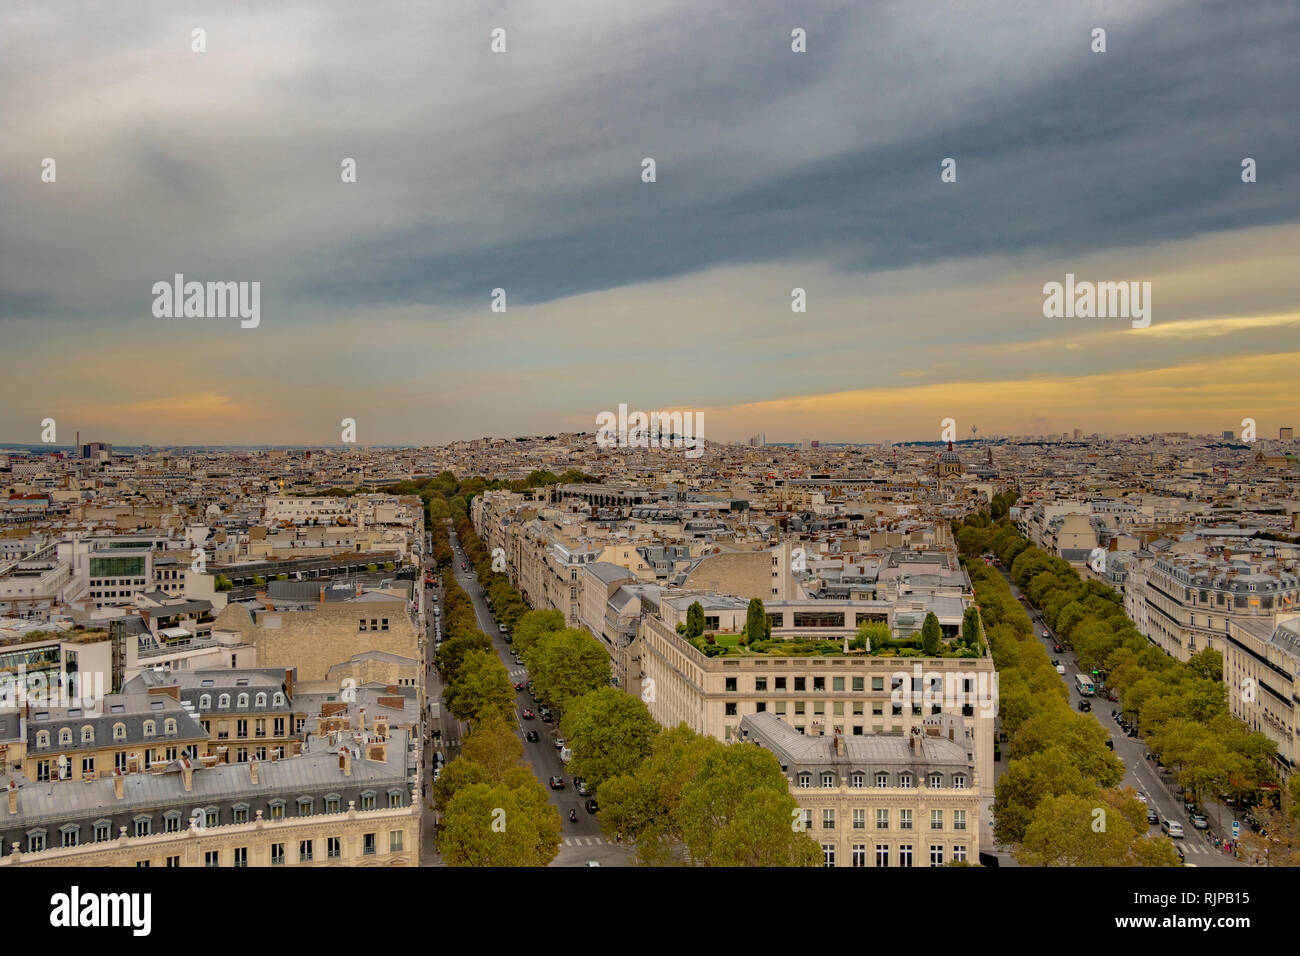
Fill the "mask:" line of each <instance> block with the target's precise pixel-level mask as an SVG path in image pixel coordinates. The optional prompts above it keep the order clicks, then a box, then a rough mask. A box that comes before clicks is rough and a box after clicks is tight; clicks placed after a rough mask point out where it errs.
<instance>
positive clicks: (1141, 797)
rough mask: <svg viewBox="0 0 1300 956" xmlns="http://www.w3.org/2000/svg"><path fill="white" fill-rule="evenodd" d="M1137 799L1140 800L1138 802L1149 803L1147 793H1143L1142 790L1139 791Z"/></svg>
mask: <svg viewBox="0 0 1300 956" xmlns="http://www.w3.org/2000/svg"><path fill="white" fill-rule="evenodd" d="M1137 798H1138V800H1140V801H1141V802H1142V803H1146V802H1147V795H1146V794H1145V793H1143V792H1142V791H1141V790H1139V791H1138V792H1137Z"/></svg>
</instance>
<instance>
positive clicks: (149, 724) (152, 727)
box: [144, 720, 158, 737]
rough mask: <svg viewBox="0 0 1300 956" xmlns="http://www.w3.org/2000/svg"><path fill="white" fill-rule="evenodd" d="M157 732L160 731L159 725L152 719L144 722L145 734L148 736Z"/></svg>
mask: <svg viewBox="0 0 1300 956" xmlns="http://www.w3.org/2000/svg"><path fill="white" fill-rule="evenodd" d="M156 733H158V725H157V724H156V723H154V722H153V721H152V720H146V721H145V722H144V735H145V736H146V737H152V736H153V735H154V734H156Z"/></svg>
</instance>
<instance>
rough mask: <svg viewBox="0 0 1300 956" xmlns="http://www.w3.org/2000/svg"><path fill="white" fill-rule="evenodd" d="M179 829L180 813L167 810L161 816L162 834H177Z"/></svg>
mask: <svg viewBox="0 0 1300 956" xmlns="http://www.w3.org/2000/svg"><path fill="white" fill-rule="evenodd" d="M180 829H181V812H180V811H179V810H168V811H167V812H166V813H164V814H163V833H179V832H180Z"/></svg>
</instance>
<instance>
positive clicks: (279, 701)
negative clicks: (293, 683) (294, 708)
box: [272, 690, 284, 707]
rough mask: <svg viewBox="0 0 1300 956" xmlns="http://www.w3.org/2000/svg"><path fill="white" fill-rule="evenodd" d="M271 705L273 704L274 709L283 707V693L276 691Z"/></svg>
mask: <svg viewBox="0 0 1300 956" xmlns="http://www.w3.org/2000/svg"><path fill="white" fill-rule="evenodd" d="M272 704H273V705H274V706H276V707H283V706H284V693H283V692H281V691H278V690H277V691H276V692H275V697H274V699H273V700H272Z"/></svg>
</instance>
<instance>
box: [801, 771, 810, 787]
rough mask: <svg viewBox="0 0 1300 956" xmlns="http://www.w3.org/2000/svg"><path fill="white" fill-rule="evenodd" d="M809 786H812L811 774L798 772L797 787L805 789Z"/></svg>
mask: <svg viewBox="0 0 1300 956" xmlns="http://www.w3.org/2000/svg"><path fill="white" fill-rule="evenodd" d="M811 786H812V774H810V773H801V774H799V789H800V790H807V789H808V788H809V787H811Z"/></svg>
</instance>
